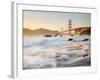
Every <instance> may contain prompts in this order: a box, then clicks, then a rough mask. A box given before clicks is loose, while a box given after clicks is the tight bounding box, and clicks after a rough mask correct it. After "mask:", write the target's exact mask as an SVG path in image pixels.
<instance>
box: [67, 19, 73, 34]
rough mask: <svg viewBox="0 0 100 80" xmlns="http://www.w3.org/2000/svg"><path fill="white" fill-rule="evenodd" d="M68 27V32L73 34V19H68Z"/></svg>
mask: <svg viewBox="0 0 100 80" xmlns="http://www.w3.org/2000/svg"><path fill="white" fill-rule="evenodd" d="M68 29H69V32H68V34H69V35H71V29H72V20H71V19H69V20H68Z"/></svg>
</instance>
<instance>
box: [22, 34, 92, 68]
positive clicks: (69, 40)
mask: <svg viewBox="0 0 100 80" xmlns="http://www.w3.org/2000/svg"><path fill="white" fill-rule="evenodd" d="M23 47H24V49H23V69H45V68H59V67H79V66H90V65H91V53H90V52H91V38H90V36H87V35H83V36H64V37H32V36H24V44H23Z"/></svg>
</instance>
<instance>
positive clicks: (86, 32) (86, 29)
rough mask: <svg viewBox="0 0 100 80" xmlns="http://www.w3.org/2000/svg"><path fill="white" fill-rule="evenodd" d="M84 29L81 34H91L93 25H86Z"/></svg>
mask: <svg viewBox="0 0 100 80" xmlns="http://www.w3.org/2000/svg"><path fill="white" fill-rule="evenodd" d="M83 29H85V30H83V31H82V32H81V33H80V35H90V34H91V27H84V28H83Z"/></svg>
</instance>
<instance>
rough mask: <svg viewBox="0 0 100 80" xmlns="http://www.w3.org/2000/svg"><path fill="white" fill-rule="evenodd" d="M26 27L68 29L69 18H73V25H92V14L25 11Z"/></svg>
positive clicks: (74, 26)
mask: <svg viewBox="0 0 100 80" xmlns="http://www.w3.org/2000/svg"><path fill="white" fill-rule="evenodd" d="M23 14H24V17H23V18H24V28H29V29H32V30H33V29H38V28H46V29H50V30H59V31H60V30H61V27H63V29H65V30H66V29H68V20H69V19H71V20H72V27H73V28H76V27H90V26H91V15H90V14H89V13H68V12H46V11H28V10H25V11H23Z"/></svg>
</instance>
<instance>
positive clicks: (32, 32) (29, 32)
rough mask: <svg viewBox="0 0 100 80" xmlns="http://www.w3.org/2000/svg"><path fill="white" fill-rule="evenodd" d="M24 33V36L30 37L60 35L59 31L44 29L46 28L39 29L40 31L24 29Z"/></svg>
mask: <svg viewBox="0 0 100 80" xmlns="http://www.w3.org/2000/svg"><path fill="white" fill-rule="evenodd" d="M23 33H24V35H30V36H32V35H33V36H38V35H55V34H60V32H59V31H52V30H49V29H44V28H39V29H35V30H30V29H27V28H24V29H23Z"/></svg>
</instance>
